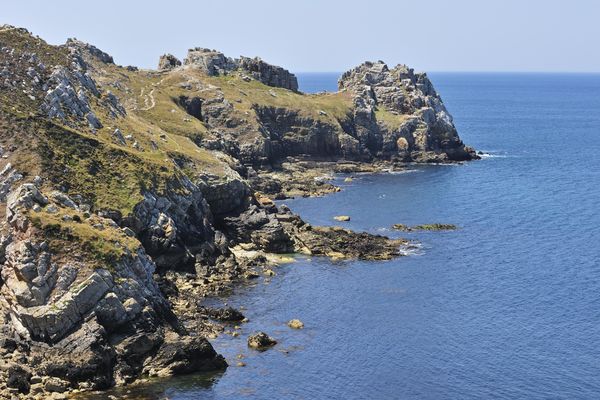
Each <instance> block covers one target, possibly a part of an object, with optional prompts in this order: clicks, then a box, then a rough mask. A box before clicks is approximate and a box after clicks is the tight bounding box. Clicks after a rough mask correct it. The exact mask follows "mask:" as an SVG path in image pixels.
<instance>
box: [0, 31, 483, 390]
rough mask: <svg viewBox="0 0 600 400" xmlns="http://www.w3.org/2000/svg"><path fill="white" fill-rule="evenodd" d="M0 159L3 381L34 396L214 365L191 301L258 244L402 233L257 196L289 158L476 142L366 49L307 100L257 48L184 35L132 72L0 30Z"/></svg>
mask: <svg viewBox="0 0 600 400" xmlns="http://www.w3.org/2000/svg"><path fill="white" fill-rule="evenodd" d="M0 157H1V159H0V171H1V172H0V210H1V211H0V218H1V219H2V221H3V222H2V226H1V233H2V236H1V237H0V263H1V264H0V277H1V280H0V356H1V357H2V359H1V360H2V361H1V362H2V365H3V366H4V367H3V368H0V382H1V383H0V391H3V390H7V391H9V392H10V393H12V394H15V395H21V396H24V397H26V396H38V397H40V398H44V396H46V394H47V393H48V392H56V391H60V392H62V391H68V390H72V389H103V388H107V387H110V386H111V385H114V384H126V383H129V382H132V381H133V380H135V379H137V378H138V377H139V376H141V375H144V374H145V375H150V376H161V375H170V374H180V373H189V372H194V371H202V370H213V369H222V368H225V367H226V362H225V360H224V359H223V358H222V357H221V356H219V355H218V354H216V352H215V351H214V349H213V348H212V346H211V345H210V343H209V342H208V341H207V340H206V339H205V336H207V335H209V334H211V333H212V332H214V331H215V329H216V330H217V331H218V326H217V325H214V324H211V323H210V322H208V316H207V315H206V313H205V312H204V311H203V310H204V309H203V308H202V307H200V305H199V304H197V303H196V301H194V300H191V299H199V298H201V297H202V296H206V295H208V294H211V293H218V292H223V291H225V290H227V288H228V287H230V286H231V285H232V284H234V283H235V282H236V281H239V280H241V279H250V278H252V277H256V276H257V274H261V273H263V269H265V268H267V267H268V263H267V262H266V259H265V258H264V254H266V253H285V252H293V251H297V252H305V253H308V254H315V255H326V256H333V257H351V258H365V259H386V258H390V257H394V256H398V255H399V254H400V253H399V251H398V248H399V246H401V245H404V244H405V242H404V241H402V240H399V241H394V240H389V239H387V238H385V237H380V236H373V235H368V234H357V233H353V232H351V231H347V230H344V229H338V228H319V227H311V226H310V225H308V224H306V223H305V222H304V221H302V220H301V218H299V217H298V216H296V215H293V214H292V213H291V212H290V210H289V209H287V208H286V207H285V206H279V207H278V206H276V205H275V204H273V202H272V201H271V200H270V199H267V198H265V197H264V196H262V195H261V194H259V193H256V192H257V190H259V189H260V190H262V189H264V188H265V187H266V186H268V184H267V183H265V179H261V176H263V177H264V176H265V175H264V174H267V173H272V172H273V171H277V170H279V169H281V168H283V169H285V165H287V164H289V161H290V159H289V157H302V158H303V159H305V160H308V161H309V162H311V161H321V160H327V161H329V162H337V164H336V165H338V166H339V165H348V163H349V162H350V161H363V162H369V163H371V162H405V161H426V162H431V161H435V162H441V161H460V160H468V159H471V158H473V157H474V154H473V152H472V150H471V149H469V148H467V147H465V146H464V145H463V143H462V142H461V141H460V139H459V138H458V135H457V133H456V129H455V128H454V125H453V124H452V120H451V117H450V116H449V114H448V112H447V111H446V109H445V108H444V106H443V104H442V102H441V99H440V98H439V96H438V95H437V94H436V92H435V90H434V89H433V87H432V85H431V83H430V82H429V80H428V79H427V77H426V76H425V75H423V74H415V73H414V72H413V71H412V70H410V69H408V68H406V67H404V66H399V67H396V68H394V69H388V67H387V66H385V64H383V63H365V64H363V65H362V66H360V67H358V68H356V69H354V70H352V71H349V72H347V73H345V74H344V75H343V76H342V78H341V80H340V91H339V92H337V93H330V94H320V95H307V94H303V93H301V92H299V91H298V85H297V80H296V77H295V76H294V75H293V74H291V73H290V72H289V71H286V70H285V69H283V68H281V67H276V66H273V65H270V64H268V63H266V62H264V61H262V60H260V59H258V58H246V57H241V58H240V59H231V58H228V57H225V56H224V55H223V54H222V53H219V52H217V51H214V50H207V49H202V48H195V49H192V50H190V51H189V53H188V56H187V57H186V58H185V60H184V61H183V62H181V61H179V60H177V58H176V57H174V56H172V55H165V56H163V57H161V58H160V62H159V69H158V70H156V71H149V70H139V69H138V68H136V67H131V66H129V67H122V66H119V65H117V64H115V63H114V60H113V59H112V57H111V56H110V55H108V54H106V53H104V52H103V51H101V50H99V49H97V48H96V47H94V46H92V45H89V44H86V43H83V42H81V41H78V40H75V39H70V40H69V41H67V43H66V44H65V45H62V46H51V45H48V44H47V43H46V42H44V41H43V40H42V39H40V38H37V37H34V36H32V35H31V34H30V33H29V32H28V31H26V30H25V29H22V28H15V27H12V26H6V25H5V26H1V27H0ZM292 164H294V165H296V166H302V168H304V169H305V171H304V172H303V174H302V175H303V176H304V177H306V176H311V175H310V174H311V172H310V171H313V172H312V173H316V172H314V171H319V170H318V168H316V167H315V168H312V167H311V164H302V163H292ZM271 184H273V185H275V186H277V182H276V181H272V182H271ZM273 190H274V191H275V192H277V191H278V190H277V188H275V189H273ZM263 191H264V192H267V191H268V190H263ZM240 249H245V250H252V251H250V252H248V251H246V252H244V251H240ZM256 254H258V255H256ZM3 393H4V392H3Z"/></svg>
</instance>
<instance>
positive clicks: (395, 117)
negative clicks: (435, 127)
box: [375, 107, 412, 130]
mask: <svg viewBox="0 0 600 400" xmlns="http://www.w3.org/2000/svg"><path fill="white" fill-rule="evenodd" d="M411 117H412V116H411V115H406V114H395V113H393V112H391V111H388V110H385V109H384V108H382V107H378V108H377V110H375V118H376V119H377V121H378V122H380V123H383V124H384V125H385V126H387V127H389V128H391V129H393V130H398V129H400V127H402V125H403V124H404V123H405V122H406V121H408V120H409V119H411Z"/></svg>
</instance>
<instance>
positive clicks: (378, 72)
mask: <svg viewBox="0 0 600 400" xmlns="http://www.w3.org/2000/svg"><path fill="white" fill-rule="evenodd" d="M339 89H340V90H345V91H349V92H351V93H353V95H354V106H355V108H354V127H353V133H354V134H353V135H352V136H353V137H355V138H356V139H357V140H358V141H359V143H360V145H361V147H362V148H363V149H364V150H365V151H367V152H368V153H369V154H371V155H379V156H383V157H389V156H399V157H400V158H401V159H406V160H414V161H434V162H444V161H461V160H469V159H472V158H476V155H475V153H474V151H473V149H470V148H467V147H466V146H465V145H464V144H463V143H462V141H461V140H460V138H459V137H458V133H457V131H456V128H455V127H454V124H453V122H452V117H451V116H450V114H449V113H448V111H447V110H446V107H445V106H444V104H443V103H442V100H441V98H440V96H439V95H438V94H437V92H436V91H435V89H434V88H433V85H432V83H431V81H430V80H429V78H428V77H427V75H426V74H425V73H415V72H414V71H413V69H412V68H408V67H407V66H406V65H397V66H396V67H394V68H393V69H389V68H388V66H387V65H386V64H385V63H384V62H382V61H378V62H375V63H373V62H366V63H363V64H361V65H360V66H358V67H356V68H354V69H352V70H350V71H347V72H345V73H344V74H343V75H342V77H341V78H340V80H339ZM379 110H381V111H383V112H386V113H389V114H390V116H391V118H392V120H394V121H395V122H396V125H395V126H394V125H390V124H387V123H386V122H385V121H382V120H378V118H377V116H376V111H379Z"/></svg>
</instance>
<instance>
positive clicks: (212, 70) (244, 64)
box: [159, 47, 298, 91]
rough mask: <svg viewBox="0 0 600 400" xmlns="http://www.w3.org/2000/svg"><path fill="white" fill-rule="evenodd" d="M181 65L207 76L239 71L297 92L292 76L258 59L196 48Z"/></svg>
mask: <svg viewBox="0 0 600 400" xmlns="http://www.w3.org/2000/svg"><path fill="white" fill-rule="evenodd" d="M161 62H162V58H161ZM183 63H184V64H185V65H189V66H194V67H196V68H200V69H201V70H202V71H204V72H205V73H206V74H208V75H226V74H228V73H231V72H233V71H235V70H238V69H239V70H241V71H243V72H245V73H247V74H249V75H250V76H252V77H253V78H254V79H256V80H257V81H259V82H262V83H264V84H265V85H269V86H275V87H281V88H284V89H289V90H293V91H297V90H298V80H297V78H296V76H295V75H294V74H292V73H290V72H289V71H288V70H286V69H284V68H281V67H278V66H276V65H271V64H269V63H266V62H264V61H263V60H261V59H260V58H258V57H255V58H249V57H243V56H242V57H240V58H239V59H232V58H230V57H226V56H225V55H224V54H223V53H221V52H218V51H216V50H211V49H205V48H202V47H196V48H193V49H190V50H189V51H188V55H187V57H186V58H185V60H184V61H183ZM159 69H164V68H160V62H159Z"/></svg>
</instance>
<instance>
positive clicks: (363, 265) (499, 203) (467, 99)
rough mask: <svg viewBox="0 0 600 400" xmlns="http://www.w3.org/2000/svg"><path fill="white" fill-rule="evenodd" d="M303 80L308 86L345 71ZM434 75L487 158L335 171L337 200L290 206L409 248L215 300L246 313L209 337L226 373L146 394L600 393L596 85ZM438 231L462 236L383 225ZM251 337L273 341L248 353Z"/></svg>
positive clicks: (318, 264) (599, 91)
mask: <svg viewBox="0 0 600 400" xmlns="http://www.w3.org/2000/svg"><path fill="white" fill-rule="evenodd" d="M299 77H300V86H301V89H303V90H305V91H307V92H315V91H320V90H335V86H336V80H337V77H338V74H324V75H322V76H319V75H318V74H300V75H299ZM430 77H431V79H432V80H433V82H434V85H435V87H436V88H437V90H438V92H439V93H440V94H441V96H442V98H443V100H444V101H445V104H446V106H447V108H448V109H449V111H450V112H451V113H452V115H453V116H454V120H455V123H456V126H457V128H458V131H459V133H460V136H461V137H462V139H463V140H464V141H465V142H466V143H468V144H470V145H472V146H474V147H475V148H476V149H478V150H481V151H483V152H484V153H486V156H484V158H483V159H482V160H480V161H475V162H470V163H466V164H464V165H453V166H421V167H414V168H413V169H412V170H410V171H408V172H404V173H399V174H381V175H356V176H355V179H354V180H353V182H351V183H343V182H342V179H343V177H344V176H340V177H339V181H340V185H342V187H343V191H342V192H340V193H337V194H334V195H331V196H328V197H324V198H311V199H296V200H287V201H285V204H287V205H288V206H290V207H291V208H292V210H294V211H295V212H298V213H300V214H301V215H302V217H303V218H305V219H306V220H308V221H309V222H310V223H312V224H316V225H331V224H334V222H335V221H333V219H332V218H333V216H335V215H340V214H346V215H350V216H351V217H352V220H351V221H350V222H348V223H345V226H347V227H349V228H352V229H356V230H365V231H369V232H373V233H381V234H386V235H391V236H403V237H408V238H410V239H412V240H415V241H417V242H419V243H420V244H421V247H420V248H419V249H418V251H416V254H413V255H410V256H407V257H401V258H399V259H396V260H393V261H388V262H332V261H329V260H328V259H326V258H312V259H309V258H305V257H298V258H297V260H296V262H294V263H291V264H286V265H283V266H281V267H279V268H278V269H277V276H275V277H273V278H271V279H270V281H259V282H257V283H256V285H255V286H248V287H243V288H240V289H239V290H238V291H237V293H236V294H235V295H234V296H233V297H231V298H228V299H214V300H213V303H214V304H215V305H222V304H223V303H224V302H227V303H228V304H230V305H233V306H244V307H246V310H245V311H244V312H245V313H246V315H247V317H248V318H249V319H250V322H249V323H247V324H244V325H243V327H242V334H241V335H240V336H239V337H237V338H231V337H229V336H223V337H221V338H219V339H217V340H214V341H213V343H214V345H215V347H216V349H217V351H219V352H221V353H223V354H224V355H225V356H226V357H227V359H228V360H229V362H230V365H231V366H230V367H229V369H228V370H227V371H226V372H225V373H223V374H220V375H216V376H215V375H203V376H195V377H186V378H182V379H177V380H168V381H157V382H156V383H155V384H153V385H152V386H150V387H146V388H145V389H144V390H143V391H141V392H140V393H141V396H142V397H143V398H156V399H159V398H170V399H199V398H202V399H245V398H248V399H250V398H252V399H283V398H285V399H598V398H600V75H567V74H483V73H482V74H472V73H452V74H446V73H436V74H430ZM434 222H440V223H452V224H456V225H458V226H459V229H458V230H456V231H451V232H419V233H398V232H394V231H392V230H390V226H391V225H392V224H394V223H404V224H409V225H410V224H421V223H434ZM337 224H340V223H337ZM292 318H299V319H301V320H302V321H303V322H304V323H305V329H303V330H299V331H298V330H292V329H289V328H288V327H287V326H286V322H287V321H288V320H289V319H292ZM256 330H264V331H266V332H268V333H269V334H270V335H271V336H274V337H275V338H276V339H277V340H278V341H279V344H278V345H277V346H276V347H274V348H273V349H270V350H268V351H265V352H257V351H251V350H249V349H248V348H247V346H246V337H247V335H248V334H250V333H252V332H253V331H256ZM238 354H243V355H244V359H243V361H244V362H245V363H246V364H247V365H246V366H245V367H237V366H236V363H237V361H238V360H237V359H236V355H238Z"/></svg>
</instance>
